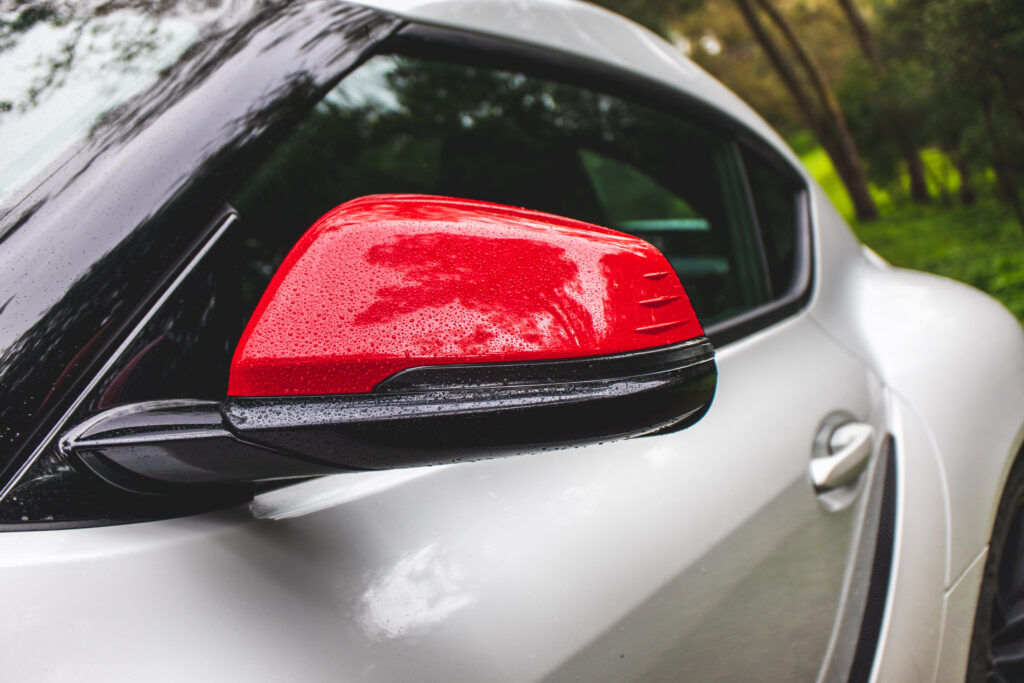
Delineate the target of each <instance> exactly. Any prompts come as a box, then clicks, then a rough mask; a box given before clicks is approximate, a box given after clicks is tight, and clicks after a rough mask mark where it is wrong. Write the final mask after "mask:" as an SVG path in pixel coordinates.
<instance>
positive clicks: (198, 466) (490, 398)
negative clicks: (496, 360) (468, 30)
mask: <svg viewBox="0 0 1024 683" xmlns="http://www.w3.org/2000/svg"><path fill="white" fill-rule="evenodd" d="M716 381H717V370H716V367H715V360H714V349H713V347H712V346H711V343H710V342H708V341H707V339H704V338H700V339H696V340H691V341H688V342H683V343H681V344H675V345H672V346H667V347H660V348H657V349H651V350H647V351H639V352H633V353H625V354H616V355H609V356H600V357H591V358H576V359H565V360H556V361H543V362H534V363H500V364H493V365H490V366H485V365H466V366H458V365H446V366H433V367H421V368H413V369H411V370H407V371H404V372H402V373H398V374H397V375H394V376H392V377H391V378H390V379H388V380H386V381H385V382H383V383H382V384H381V385H380V386H379V387H378V389H377V390H375V391H373V392H370V393H366V394H342V395H336V396H285V397H280V396H276V397H268V398H262V397H260V398H229V399H227V400H226V401H224V402H223V403H217V402H214V401H196V400H186V399H180V400H170V401H150V402H146V403H137V404H132V405H127V406H120V407H118V408H113V409H111V410H108V411H106V412H104V413H101V414H99V415H97V416H95V417H94V418H92V419H90V420H88V421H86V422H84V423H83V424H81V425H80V426H78V427H77V428H76V429H74V430H72V431H71V432H70V433H68V434H67V435H66V436H65V437H64V439H62V441H61V449H62V450H63V451H64V452H65V453H66V454H68V455H69V456H78V457H79V458H81V460H82V462H84V463H85V464H86V465H88V466H89V468H90V469H91V470H92V471H93V472H94V473H96V474H97V475H98V476H100V477H101V478H103V479H104V480H106V481H108V482H109V483H111V484H114V485H115V486H117V487H119V488H124V489H128V490H131V491H137V492H140V493H154V494H161V493H168V492H173V490H174V488H175V487H180V485H182V484H188V485H194V484H215V485H222V484H233V483H238V482H251V481H265V480H271V479H281V478H293V477H305V476H315V475H320V474H326V473H330V472H334V471H339V470H363V469H369V470H376V469H390V468H394V467H409V466H413V465H430V464H438V463H446V462H458V461H463V460H471V459H481V458H491V457H497V456H501V455H511V454H515V453H530V452H537V451H544V450H551V449H557V448H563V447H567V446H577V445H583V444H590V443H598V442H602V441H608V440H612V439H621V438H627V437H631V436H640V435H643V434H647V433H650V432H652V431H655V430H659V431H661V432H664V431H671V430H677V429H682V428H684V427H686V426H688V425H690V424H693V423H694V422H696V421H697V420H699V419H700V418H701V417H702V416H703V415H704V413H705V412H707V410H708V408H709V406H710V405H711V400H712V398H713V397H714V392H715V385H716ZM179 490H180V488H179Z"/></svg>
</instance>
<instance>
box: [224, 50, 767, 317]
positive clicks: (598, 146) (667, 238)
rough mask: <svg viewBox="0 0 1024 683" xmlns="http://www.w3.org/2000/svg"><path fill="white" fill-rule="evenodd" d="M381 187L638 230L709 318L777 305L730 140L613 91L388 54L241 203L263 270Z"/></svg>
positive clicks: (283, 153) (296, 139)
mask: <svg viewBox="0 0 1024 683" xmlns="http://www.w3.org/2000/svg"><path fill="white" fill-rule="evenodd" d="M379 192H415V193H428V194H440V195H449V196H456V197H465V198H472V199H483V200H489V201H494V202H499V203H503V204H511V205H514V206H525V207H529V208H532V209H539V210H542V211H548V212H551V213H554V214H559V215H563V216H569V217H572V218H577V219H580V220H585V221H590V222H592V223H597V224H599V225H605V226H609V227H613V228H617V229H620V230H623V231H625V232H630V233H633V234H636V235H639V236H641V237H643V238H645V239H647V240H649V241H650V242H652V243H654V244H655V245H656V246H657V247H659V248H660V249H661V250H662V251H663V252H664V253H665V254H666V256H667V257H668V258H669V260H670V261H671V263H672V265H673V266H674V267H675V269H676V271H677V273H678V274H679V277H680V279H681V280H682V281H683V284H684V285H685V286H686V288H687V291H688V292H689V293H690V296H691V299H692V300H693V304H694V308H695V309H696V310H697V313H698V314H699V315H700V316H701V319H702V320H703V321H704V322H705V323H708V322H714V321H716V320H721V319H723V318H725V317H728V316H730V315H733V314H735V313H738V312H741V311H744V310H747V309H749V308H752V307H754V306H757V305H759V304H761V303H764V302H765V301H767V298H768V291H767V286H766V284H767V280H766V277H765V273H764V270H763V260H762V257H761V254H760V251H759V249H760V245H759V244H758V241H757V239H756V230H755V229H754V227H753V220H752V216H751V215H750V213H749V208H748V200H747V197H746V195H745V193H744V191H743V179H742V173H741V171H740V170H739V164H738V155H737V154H736V148H735V146H734V145H733V143H731V142H730V141H728V140H725V139H722V138H719V137H716V136H714V135H711V134H709V133H708V132H706V131H703V130H701V129H699V128H697V127H695V126H692V125H690V124H688V123H686V122H684V121H681V120H679V119H678V118H675V117H672V116H669V115H666V114H664V113H662V112H660V111H657V110H654V109H651V108H649V107H645V106H641V105H638V104H634V103H631V102H628V101H626V100H623V99H621V98H618V97H614V96H611V95H608V94H604V93H599V92H595V91H592V90H587V89H583V88H579V87H575V86H572V85H567V84H564V83H558V82H554V81H550V80H545V79H540V78H536V77H532V76H528V75H525V74H522V73H515V72H511V71H501V70H493V69H486V68H479V67H471V66H463V65H457V64H449V63H442V62H432V61H427V60H423V59H414V58H408V57H393V56H387V57H376V58H374V59H372V60H371V61H369V62H368V63H366V64H365V65H364V66H362V67H361V68H360V69H359V70H357V71H356V72H355V73H353V74H351V75H350V76H348V77H347V78H346V79H345V80H344V81H342V83H341V84H340V85H339V86H338V87H337V88H335V89H334V91H332V92H331V93H330V94H329V95H328V96H327V97H326V98H325V99H324V100H323V101H322V102H321V103H320V104H319V105H318V106H317V108H316V110H315V111H314V112H313V114H312V115H311V116H310V117H308V118H307V119H306V120H305V121H304V122H303V123H302V124H301V125H300V126H298V127H297V128H296V129H295V131H294V132H293V134H292V135H291V136H290V137H289V138H288V139H287V140H285V141H284V142H283V143H282V144H281V145H280V146H279V147H278V148H277V149H276V151H275V152H274V154H273V155H272V156H271V157H270V159H269V160H268V161H267V163H266V164H264V166H263V167H262V168H261V169H260V171H259V172H258V173H257V174H256V175H255V176H253V177H252V179H251V180H250V181H249V182H248V183H247V184H246V186H245V187H243V188H242V189H241V191H240V192H239V193H238V194H237V195H236V197H235V199H234V201H233V203H234V205H235V206H236V207H237V208H238V209H239V212H240V214H241V216H242V222H243V225H244V230H245V232H246V235H247V236H248V237H247V241H246V245H245V247H246V250H247V252H248V255H247V256H246V259H247V262H248V263H249V264H250V268H251V269H252V270H254V272H262V273H264V274H265V275H267V276H269V274H270V273H271V272H272V271H273V268H274V267H275V266H276V264H277V263H278V262H280V260H281V258H283V256H284V253H285V252H286V251H287V249H289V248H290V247H291V245H292V243H293V242H294V240H295V239H296V238H297V237H298V236H299V235H300V234H301V233H302V232H303V231H304V230H305V229H306V228H307V227H308V226H309V225H310V224H312V223H313V222H314V221H315V220H316V219H317V218H318V217H319V216H321V215H322V214H323V213H325V212H326V211H328V210H329V209H331V208H332V207H334V206H336V205H337V204H339V203H341V202H343V201H345V200H347V199H351V198H353V197H358V196H361V195H366V194H374V193H379ZM260 289H261V288H255V289H254V294H255V296H258V295H259V291H258V290H260ZM252 303H255V302H254V301H253V302H252Z"/></svg>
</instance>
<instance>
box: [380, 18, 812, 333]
mask: <svg viewBox="0 0 1024 683" xmlns="http://www.w3.org/2000/svg"><path fill="white" fill-rule="evenodd" d="M375 52H376V53H377V54H381V55H387V54H396V55H404V56H410V57H421V58H425V59H434V60H439V61H448V62H453V63H460V64H465V63H468V61H470V60H471V62H472V64H473V65H474V66H481V67H485V68H494V69H505V70H514V71H520V72H523V73H527V74H530V75H534V76H538V77H542V78H550V79H552V80H558V81H562V82H566V83H569V84H572V85H576V86H580V87H586V88H590V89H593V90H595V91H598V92H604V93H607V94H610V95H615V96H620V97H624V98H627V99H629V100H630V101H632V102H636V103H638V104H644V105H647V106H651V107H653V108H656V109H658V110H660V111H663V112H665V113H667V114H670V115H674V116H681V117H685V118H686V119H687V120H688V121H692V122H693V123H695V124H697V125H700V126H702V127H704V128H705V129H707V130H709V131H710V132H713V133H717V134H719V135H722V136H724V137H726V138H728V139H731V140H732V141H733V142H734V143H735V144H736V145H737V146H740V147H745V148H746V149H748V150H749V151H751V152H752V153H754V154H756V155H757V156H758V157H760V158H761V159H762V160H763V161H765V162H766V163H768V164H769V165H771V166H773V167H774V168H775V169H776V170H778V171H779V172H780V173H783V174H785V175H786V176H787V177H789V178H790V179H791V180H792V181H793V182H794V184H795V185H797V186H798V187H799V188H800V189H799V191H798V192H797V193H796V195H795V197H794V201H796V203H797V207H796V208H797V211H796V215H797V236H796V254H795V259H794V261H795V271H796V272H795V277H794V278H793V281H792V282H793V283H792V285H791V286H790V288H789V291H787V292H784V293H775V292H772V295H773V296H774V297H775V298H773V299H772V300H771V301H769V302H767V303H765V304H763V305H760V306H757V307H755V308H752V309H749V310H747V311H744V312H742V313H739V314H736V315H734V316H732V317H730V318H728V319H726V320H722V321H720V322H716V323H713V324H711V325H708V326H707V327H706V328H705V332H706V333H707V336H708V337H709V338H710V339H711V341H712V342H713V343H714V344H715V346H716V347H722V346H724V345H726V344H729V343H731V342H734V341H737V340H739V339H742V338H743V337H746V336H749V335H751V334H753V333H754V332H757V331H758V330H761V329H764V328H765V327H768V326H770V325H773V324H775V323H778V322H781V321H782V320H785V319H786V318H789V317H791V316H793V315H795V314H796V313H798V312H799V311H801V310H803V309H804V308H806V306H807V304H808V303H809V302H810V299H811V294H812V291H813V287H814V275H815V271H814V263H813V256H812V253H813V252H812V248H811V246H812V231H811V220H810V216H811V212H810V191H809V188H808V187H807V182H806V181H805V179H804V175H803V173H802V172H800V170H798V169H797V168H795V167H794V166H793V164H792V163H790V162H789V161H788V160H787V159H785V158H784V157H782V156H781V155H780V154H779V153H778V152H777V151H776V150H775V149H774V147H773V146H772V145H771V144H770V143H768V142H767V141H765V140H764V139H763V138H762V137H761V135H760V134H759V133H756V132H755V131H753V130H752V129H751V128H750V127H749V126H747V125H746V124H745V123H743V122H742V121H740V120H739V119H737V118H735V117H734V116H732V115H731V114H729V113H728V112H725V111H723V110H721V109H718V108H716V107H714V106H713V105H711V104H709V103H708V102H705V101H703V100H700V99H698V98H697V97H694V96H692V95H690V94H687V93H685V92H682V91H680V90H679V89H677V88H675V87H673V86H671V85H669V84H667V83H663V82H660V81H657V80H655V79H652V78H650V77H647V76H643V75H641V74H637V73H635V72H632V71H629V70H627V69H624V68H621V67H617V66H614V65H611V64H607V63H605V62H601V61H598V60H596V59H591V58H587V57H583V56H580V55H577V54H574V53H570V52H565V51H562V50H557V49H554V48H550V47H545V46H541V45H536V44H530V43H521V42H517V41H514V40H511V39H507V38H501V37H497V36H493V35H487V34H483V33H475V32H472V31H468V30H463V29H453V28H447V27H440V26H435V25H431V24H423V23H416V22H409V23H407V24H406V25H405V26H403V27H402V28H401V29H399V30H398V31H396V32H395V33H393V34H392V35H391V36H390V37H389V38H387V39H385V40H384V41H382V42H381V43H380V44H378V45H377V46H376V50H375ZM738 151H739V150H738V148H737V156H739V157H742V155H741V154H739V153H738ZM740 168H741V170H742V172H743V174H744V176H746V173H747V171H746V164H745V163H743V160H742V158H741V159H740ZM747 194H748V198H747V201H748V203H749V204H750V212H751V214H752V215H753V216H754V220H755V224H756V225H757V230H758V241H759V242H763V233H762V231H761V228H760V225H759V224H758V223H757V209H756V207H755V206H754V203H753V197H752V196H750V193H749V186H748V192H747ZM762 249H763V247H762Z"/></svg>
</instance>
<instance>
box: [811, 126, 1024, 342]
mask: <svg viewBox="0 0 1024 683" xmlns="http://www.w3.org/2000/svg"><path fill="white" fill-rule="evenodd" d="M791 143H792V144H793V148H794V149H795V150H796V152H797V154H799V155H800V158H801V160H802V161H803V162H804V164H805V165H806V166H807V168H808V170H809V171H810V173H811V175H813V176H814V177H815V178H816V179H817V180H818V182H819V183H820V184H821V186H822V188H823V189H824V190H825V192H826V193H827V194H828V195H829V197H831V198H832V201H833V202H834V203H835V205H836V208H837V209H839V211H840V212H841V213H842V214H843V215H844V216H846V217H847V220H849V221H850V225H851V227H853V230H854V232H856V233H857V236H858V237H859V238H860V240H861V241H862V242H864V243H865V244H867V245H868V246H869V247H871V248H872V249H874V250H875V251H876V252H878V253H879V254H880V255H881V256H882V257H883V258H884V259H885V260H887V261H889V262H890V263H892V264H893V265H897V266H903V267H905V268H913V269H915V270H925V271H928V272H931V273H936V274H938V275H945V276H946V277H951V278H953V279H956V280H960V281H961V282H966V283H968V284H970V285H974V286H975V287H978V288H979V289H982V290H984V291H986V292H988V293H989V294H991V295H992V296H994V297H996V298H997V299H999V300H1000V301H1002V302H1003V304H1004V305H1005V306H1006V307H1007V308H1009V309H1010V311H1012V312H1013V314H1014V315H1016V316H1017V319H1018V320H1021V321H1022V322H1024V233H1022V231H1021V228H1020V226H1019V225H1018V224H1017V222H1016V220H1015V219H1014V217H1013V213H1012V212H1011V211H1010V209H1008V208H1007V207H1006V206H1004V205H1002V204H1000V203H999V202H997V201H996V199H995V198H994V197H993V193H992V187H991V178H985V179H984V182H983V183H982V184H981V185H982V186H981V187H979V188H978V194H979V199H978V201H977V203H976V204H974V205H972V206H960V205H958V204H956V203H955V202H954V203H951V204H945V203H943V202H941V201H939V200H938V199H936V200H934V201H933V202H932V203H931V204H928V205H917V204H911V203H909V202H907V201H906V200H898V199H894V198H893V193H891V192H887V191H885V190H883V189H880V188H875V187H872V188H871V189H872V194H873V195H874V196H875V200H876V202H877V203H878V208H879V212H880V214H881V218H879V219H878V220H876V221H871V222H865V223H861V222H858V221H856V220H852V215H853V206H852V205H851V203H850V198H849V196H848V195H847V194H846V190H845V188H844V187H843V185H842V183H841V182H840V180H839V178H838V176H837V175H836V173H835V170H834V169H833V168H832V163H831V162H830V161H829V159H828V156H827V155H826V154H825V152H824V151H823V150H822V149H821V148H820V147H817V146H814V145H813V144H810V142H809V141H808V139H807V138H804V137H797V138H795V139H793V140H791ZM923 157H924V161H925V164H926V165H927V166H928V179H929V185H930V188H931V191H932V194H933V196H936V197H938V196H939V195H940V191H941V190H945V191H946V193H947V194H948V195H950V196H952V197H955V196H956V191H957V189H958V188H957V187H956V185H955V184H954V183H953V182H952V178H955V174H954V173H951V169H950V168H949V161H948V160H947V159H946V158H945V156H944V155H942V154H941V153H940V152H938V151H936V150H926V151H925V153H924V154H923Z"/></svg>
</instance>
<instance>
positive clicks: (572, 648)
mask: <svg viewBox="0 0 1024 683" xmlns="http://www.w3.org/2000/svg"><path fill="white" fill-rule="evenodd" d="M719 367H720V380H719V389H718V395H717V396H716V399H715V403H714V404H713V406H712V408H711V410H710V411H709V413H708V414H707V416H706V418H705V419H704V420H703V421H702V422H701V423H699V424H698V425H696V426H695V427H693V428H691V429H690V430H688V431H686V432H681V433H677V434H670V435H664V436H656V437H646V438H640V439H633V440H630V441H625V442H619V443H614V444H607V445H603V446H596V447H589V448H582V449H571V450H566V451H556V452H550V453H544V454H539V455H534V456H523V457H516V458H507V459H502V460H495V461H490V462H481V463H470V464H464V465H457V466H447V467H439V468H435V469H432V470H424V471H423V475H422V476H415V477H408V478H404V479H401V478H400V479H396V480H394V481H392V482H391V483H390V484H389V483H384V484H381V485H379V486H377V487H376V488H374V487H372V486H370V487H367V488H366V489H365V491H364V493H363V494H360V493H359V492H356V493H354V494H352V495H350V496H349V497H348V500H345V501H344V502H341V503H339V504H337V505H335V506H333V507H328V508H326V509H323V510H320V511H317V512H313V513H310V514H307V515H303V516H299V517H296V518H293V519H287V520H282V521H274V520H269V519H264V520H256V521H253V520H251V519H247V516H248V515H247V513H246V512H245V511H242V510H236V511H233V512H230V511H229V512H224V513H215V514H211V515H205V516H199V517H192V518H183V519H178V520H167V521H163V522H153V523H147V524H139V525H125V526H120V527H111V528H97V529H82V530H64V531H53V532H48V533H46V534H42V535H40V534H36V533H28V532H26V533H10V534H5V535H3V536H2V537H0V558H2V559H0V566H3V573H4V577H5V580H4V582H3V587H2V588H0V596H2V598H0V599H2V600H3V603H4V604H5V605H6V606H7V609H8V610H9V614H10V615H13V618H12V619H8V620H5V622H4V624H5V633H4V634H3V638H2V641H0V642H3V643H4V648H5V650H6V651H7V653H8V655H9V656H7V657H5V661H7V662H10V663H11V666H12V667H13V669H12V673H13V674H14V675H13V676H12V678H14V679H19V678H20V679H34V680H59V679H60V678H61V677H62V676H63V675H64V674H66V673H67V672H66V671H62V670H59V669H55V668H47V664H46V662H47V661H48V658H47V653H46V652H42V651H40V647H41V639H39V638H38V637H37V634H38V632H39V629H42V628H45V629H46V630H47V633H48V634H49V637H48V638H47V642H49V643H54V644H58V643H59V645H57V647H60V648H61V650H62V656H61V661H63V662H86V663H87V665H88V666H89V667H91V668H90V669H89V670H88V671H84V672H82V671H81V669H79V673H82V674H83V675H90V676H94V677H97V678H98V677H103V678H106V679H110V680H137V679H139V678H140V677H142V678H146V679H147V680H162V679H166V680H180V679H181V678H182V677H185V676H188V677H190V678H196V677H199V678H205V679H208V680H223V679H225V678H231V679H237V678H242V677H244V678H247V679H250V680H280V679H281V677H282V676H283V675H287V677H288V678H290V679H293V680H323V679H331V680H375V681H381V680H396V681H397V680H444V681H458V680H466V681H479V680H494V679H498V678H504V679H509V680H524V681H527V680H580V679H598V680H637V681H641V680H674V679H678V678H679V677H680V676H681V675H685V677H686V678H692V679H695V680H737V679H742V678H744V677H750V676H756V677H758V678H761V679H765V680H806V679H810V678H814V677H815V676H816V675H817V672H818V669H819V667H820V665H821V662H822V660H823V658H824V657H825V654H826V651H827V649H828V645H829V639H830V635H831V633H832V627H833V622H834V621H835V618H836V614H837V610H838V606H839V603H840V598H841V595H842V591H843V585H844V579H845V574H846V566H847V559H848V556H849V554H850V552H851V539H852V538H854V537H855V533H854V532H855V528H856V525H857V521H858V519H859V514H860V512H861V505H860V504H857V505H853V506H851V507H849V508H847V509H845V510H842V511H839V512H828V511H826V510H825V509H824V508H823V507H822V506H821V505H820V504H819V502H818V500H817V499H816V497H815V494H814V491H813V490H812V488H811V485H810V482H809V478H808V474H807V468H808V464H809V460H810V450H811V443H812V441H813V438H814V433H815V430H816V428H817V426H818V423H819V421H820V418H821V417H823V416H824V415H825V414H827V413H828V412H830V411H831V410H834V409H842V410H846V411H848V412H850V413H852V414H853V415H855V416H857V417H858V418H860V419H863V420H868V421H871V422H875V423H878V421H879V420H880V415H879V408H878V404H879V394H878V391H877V387H876V386H875V385H874V384H873V381H872V379H871V377H870V375H869V373H867V372H865V370H864V367H863V366H862V365H861V364H860V363H858V362H857V361H856V360H854V359H853V358H852V357H851V356H849V355H848V354H846V353H845V352H844V351H842V350H841V349H839V347H837V346H836V345H834V344H833V343H832V342H830V340H829V339H828V338H827V337H825V336H824V335H823V334H822V333H821V332H820V331H819V330H818V328H817V327H816V326H815V325H814V324H813V323H812V322H810V321H809V320H808V319H807V318H806V317H803V316H801V317H798V318H796V319H794V320H791V321H788V322H786V323H783V324H781V325H777V326H775V327H773V328H770V329H768V330H765V331H763V332H761V333H759V334H757V335H754V336H753V337H751V338H749V339H748V340H745V341H742V342H738V343H735V344H733V345H730V346H727V347H726V348H724V349H722V351H721V353H720V355H719ZM796 377H799V378H801V380H800V381H799V382H797V381H794V378H796ZM879 426H880V424H879ZM382 474H387V473H382ZM360 476H362V475H360ZM345 477H346V475H337V476H336V477H334V480H336V481H337V482H338V483H339V485H344V480H345ZM322 481H325V482H329V481H331V480H322ZM324 485H325V484H323V483H321V484H320V486H321V487H323V486H324ZM301 486H304V485H299V487H301ZM271 495H275V494H271ZM276 495H281V494H280V492H278V493H277V494H276ZM862 497H863V496H862ZM258 505H259V500H257V506H258ZM83 580H85V581H87V582H88V585H89V586H90V590H88V591H83V590H82V589H81V586H82V585H83V584H82V581H83ZM53 614H65V615H67V616H68V618H67V619H66V620H61V621H57V622H54V621H53V620H52V619H51V618H50V616H51V615H53ZM168 653H188V654H187V656H177V655H174V656H168ZM156 663H159V665H158V666H157V665H156Z"/></svg>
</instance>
